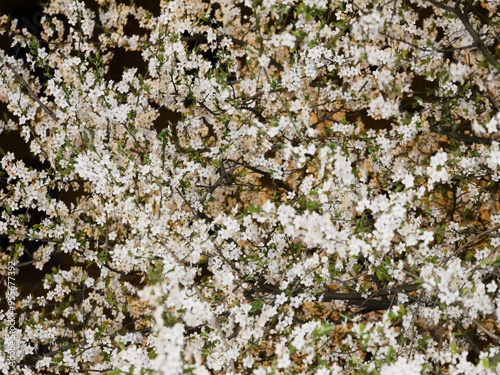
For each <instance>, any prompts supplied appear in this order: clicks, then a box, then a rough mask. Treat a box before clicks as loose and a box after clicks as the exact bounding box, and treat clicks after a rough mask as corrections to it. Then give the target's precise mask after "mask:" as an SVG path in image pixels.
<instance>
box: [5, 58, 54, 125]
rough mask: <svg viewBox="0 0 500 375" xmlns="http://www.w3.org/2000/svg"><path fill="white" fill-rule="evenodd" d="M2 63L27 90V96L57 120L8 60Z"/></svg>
mask: <svg viewBox="0 0 500 375" xmlns="http://www.w3.org/2000/svg"><path fill="white" fill-rule="evenodd" d="M4 64H5V65H6V66H7V68H9V69H10V70H11V71H12V72H13V73H14V75H15V76H16V78H17V79H18V80H19V82H20V83H21V85H23V87H24V88H25V89H26V91H28V94H29V96H31V98H32V99H33V100H34V101H35V102H37V103H38V105H39V106H40V107H42V109H43V110H44V111H45V113H47V114H48V115H49V116H50V117H51V118H52V119H53V120H54V121H56V122H57V121H58V119H57V116H56V115H55V113H54V112H52V110H51V109H50V108H49V107H47V106H46V105H45V104H43V103H42V101H41V100H40V99H39V98H38V96H37V95H36V94H35V93H34V92H33V90H32V89H31V88H30V86H29V85H28V83H27V82H26V81H25V80H24V78H23V77H21V75H20V74H19V73H18V72H17V71H16V70H15V69H14V68H13V67H12V65H10V63H9V62H8V61H4Z"/></svg>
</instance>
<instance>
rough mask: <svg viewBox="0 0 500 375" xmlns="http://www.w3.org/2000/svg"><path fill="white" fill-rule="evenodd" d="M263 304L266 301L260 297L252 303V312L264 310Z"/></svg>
mask: <svg viewBox="0 0 500 375" xmlns="http://www.w3.org/2000/svg"><path fill="white" fill-rule="evenodd" d="M262 306H264V301H262V300H261V299H258V300H256V301H255V302H254V303H252V308H251V309H250V312H251V313H257V312H259V311H261V310H262Z"/></svg>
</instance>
